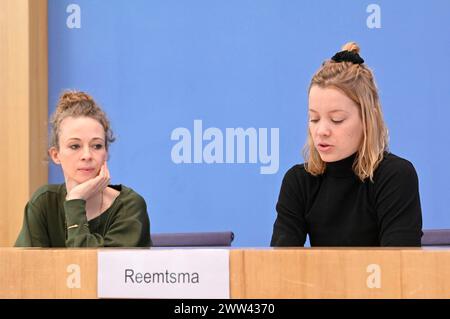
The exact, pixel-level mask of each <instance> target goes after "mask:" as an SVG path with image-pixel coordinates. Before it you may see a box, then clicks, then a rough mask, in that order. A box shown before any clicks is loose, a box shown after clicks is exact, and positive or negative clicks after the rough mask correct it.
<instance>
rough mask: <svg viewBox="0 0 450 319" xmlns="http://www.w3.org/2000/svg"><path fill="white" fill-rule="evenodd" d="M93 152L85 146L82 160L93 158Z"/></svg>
mask: <svg viewBox="0 0 450 319" xmlns="http://www.w3.org/2000/svg"><path fill="white" fill-rule="evenodd" d="M91 157H92V154H91V149H90V148H89V146H88V147H84V148H83V153H82V154H81V159H82V160H88V159H91Z"/></svg>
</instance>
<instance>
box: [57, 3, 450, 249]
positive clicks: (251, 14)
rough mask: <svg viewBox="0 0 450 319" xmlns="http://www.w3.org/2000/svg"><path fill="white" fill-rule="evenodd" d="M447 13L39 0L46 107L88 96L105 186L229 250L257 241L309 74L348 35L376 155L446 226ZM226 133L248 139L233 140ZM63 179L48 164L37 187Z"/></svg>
mask: <svg viewBox="0 0 450 319" xmlns="http://www.w3.org/2000/svg"><path fill="white" fill-rule="evenodd" d="M373 4H375V5H376V7H375V8H376V9H379V10H380V11H379V13H380V14H379V16H377V15H376V13H377V12H378V11H376V12H374V11H373V9H372V8H373V6H371V5H373ZM74 5H76V6H74ZM74 8H75V9H74ZM78 18H79V19H78ZM374 18H375V20H374ZM377 18H379V19H377ZM448 21H450V2H449V1H444V0H442V1H432V2H429V1H377V2H370V1H351V2H350V1H328V0H327V1H325V0H320V1H314V2H306V1H305V2H303V1H293V0H292V1H276V0H246V1H241V0H240V1H237V0H236V1H219V0H212V1H211V0H195V1H181V0H179V1H162V0H161V1H140V0H133V1H125V0H115V1H111V0H110V1H100V0H83V1H82V0H78V1H66V0H49V77H50V82H49V98H50V99H49V100H50V106H49V109H50V112H52V111H53V110H54V108H55V104H56V102H57V99H58V95H59V94H60V92H61V91H62V90H63V89H79V90H85V91H87V92H89V93H90V94H92V95H93V96H94V98H95V99H96V100H97V102H99V104H101V105H102V107H103V108H104V109H105V110H106V112H107V113H108V115H109V117H110V120H111V122H112V125H113V129H114V131H115V133H116V135H117V141H116V142H115V143H114V144H113V145H112V147H111V152H110V153H111V154H110V155H111V156H110V161H109V167H110V170H111V174H112V182H113V183H123V184H125V185H127V186H130V187H132V188H133V189H135V190H136V191H137V192H139V193H140V194H142V195H143V196H144V198H145V199H146V201H147V204H148V207H149V214H150V219H151V223H152V231H153V232H166V231H167V232H172V231H173V232H175V231H180V232H182V231H215V230H228V229H229V230H233V231H234V232H235V234H236V240H235V242H234V245H237V246H267V245H268V244H269V242H270V237H271V232H272V225H273V221H274V219H275V216H276V215H275V213H276V212H275V204H276V200H277V196H278V192H279V188H280V184H281V180H282V178H283V175H284V173H285V172H286V170H287V169H288V168H290V167H291V166H292V165H294V164H296V163H301V162H303V159H302V157H301V149H302V147H303V144H304V141H305V137H306V121H307V119H306V115H307V113H306V109H307V104H306V103H307V94H306V90H307V87H308V84H309V81H310V78H311V76H312V74H313V73H314V72H315V70H316V69H317V68H318V67H319V66H320V64H321V63H322V61H323V60H324V59H326V58H329V57H331V56H332V55H333V54H334V53H335V52H336V51H338V50H339V48H340V46H341V45H342V44H344V43H345V42H347V41H349V40H353V41H357V42H358V43H359V44H360V46H361V49H362V52H361V55H362V56H363V58H364V59H365V60H366V63H367V64H368V65H369V66H370V67H371V68H372V69H373V71H374V73H375V76H376V79H377V83H378V87H379V89H380V95H381V101H382V106H383V111H384V114H385V119H386V122H387V124H388V126H389V130H390V141H391V143H390V149H391V151H392V152H393V153H395V154H397V155H399V156H402V157H405V158H407V159H409V160H410V161H411V162H413V164H414V165H415V167H416V170H417V172H418V175H419V179H420V192H421V200H422V209H423V215H424V227H425V228H445V227H450V214H449V209H448V207H447V205H446V204H445V199H446V198H449V195H450V191H449V187H448V182H447V181H448V180H450V173H449V170H448V169H447V166H448V163H449V158H450V143H449V138H450V133H449V131H448V119H449V118H450V109H449V107H448V106H449V101H450V89H449V88H450V78H449V74H450V59H449V58H448V57H449V56H450V32H449V29H450V27H449V23H448ZM374 22H375V25H373V23H374ZM377 22H379V23H380V24H379V25H376V23H377ZM78 23H79V24H78ZM374 26H375V27H374ZM195 123H196V125H197V126H200V124H201V126H202V130H201V132H200V130H197V131H195V129H194V126H195ZM183 128H185V129H183ZM237 128H242V129H243V130H247V131H246V132H247V133H249V134H253V135H252V137H251V138H247V139H246V145H245V146H241V147H239V146H238V145H237V141H235V147H234V148H231V146H230V142H231V139H227V131H228V132H237V131H236V129H237ZM198 132H200V134H206V135H208V134H210V136H209V137H210V138H211V139H210V140H208V139H207V138H208V136H203V138H204V139H205V140H203V141H202V139H201V137H202V135H198V134H199V133H198ZM187 133H189V134H190V135H191V140H190V142H191V149H190V151H191V157H190V159H191V162H193V163H178V164H177V161H178V160H179V159H177V158H176V157H173V156H172V153H173V147H174V146H175V145H176V144H177V143H178V142H179V141H177V140H173V139H172V138H175V137H176V136H177V134H187ZM266 133H267V136H266ZM271 133H273V134H271ZM277 133H278V134H279V136H278V138H277ZM186 136H187V135H185V137H186ZM221 136H222V139H221V138H220V137H221ZM265 137H267V141H268V142H267V143H264V142H265V139H264V138H265ZM183 141H184V143H185V144H184V145H185V146H186V147H185V148H184V151H185V152H187V151H188V150H187V144H188V142H187V137H186V139H184V140H183ZM221 142H222V143H223V148H220V143H221ZM211 143H212V144H211ZM227 143H228V144H229V146H228V148H227V147H226V145H227ZM208 145H209V148H208ZM266 147H267V148H268V149H267V151H268V152H267V153H268V155H271V158H270V157H269V159H270V161H269V159H268V158H265V157H264V155H265V153H266V152H265V148H266ZM211 148H213V151H212V150H211ZM214 151H215V152H214ZM231 151H234V157H233V156H232V153H231ZM277 151H278V154H279V155H277ZM221 152H222V154H221ZM239 152H241V154H240V155H242V156H243V157H242V158H240V161H241V162H243V163H236V162H237V161H238V153H239ZM183 154H184V156H186V158H187V153H183ZM183 154H182V155H183ZM227 157H228V158H227ZM186 158H185V159H186ZM212 159H215V160H216V161H218V162H220V161H223V162H224V163H208V161H210V160H212ZM227 159H228V160H227ZM194 162H200V163H194ZM231 162H233V163H231ZM264 167H266V169H268V168H267V167H270V169H268V170H269V172H268V173H269V174H262V170H263V168H264ZM62 181H63V178H62V174H61V172H60V169H59V167H56V166H54V165H50V177H49V182H51V183H59V182H62Z"/></svg>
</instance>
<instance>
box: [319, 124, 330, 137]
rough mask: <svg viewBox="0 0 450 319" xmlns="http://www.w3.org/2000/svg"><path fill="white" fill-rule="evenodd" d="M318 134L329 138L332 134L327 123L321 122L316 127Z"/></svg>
mask: <svg viewBox="0 0 450 319" xmlns="http://www.w3.org/2000/svg"><path fill="white" fill-rule="evenodd" d="M316 134H317V135H319V136H329V135H330V134H331V130H330V126H329V125H328V124H327V123H326V122H325V121H320V122H319V123H317V126H316Z"/></svg>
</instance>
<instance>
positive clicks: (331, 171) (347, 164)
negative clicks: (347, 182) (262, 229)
mask: <svg viewBox="0 0 450 319" xmlns="http://www.w3.org/2000/svg"><path fill="white" fill-rule="evenodd" d="M355 158H356V153H353V154H352V155H350V156H349V157H346V158H344V159H341V160H339V161H336V162H327V163H326V169H325V174H327V175H329V176H334V177H351V176H356V175H355V173H354V171H353V168H352V166H353V162H354V161H355Z"/></svg>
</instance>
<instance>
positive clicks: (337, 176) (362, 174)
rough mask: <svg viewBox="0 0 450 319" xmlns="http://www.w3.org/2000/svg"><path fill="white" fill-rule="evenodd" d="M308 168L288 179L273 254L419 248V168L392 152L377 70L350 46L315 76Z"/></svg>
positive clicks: (298, 167) (296, 170)
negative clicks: (305, 249)
mask: <svg viewBox="0 0 450 319" xmlns="http://www.w3.org/2000/svg"><path fill="white" fill-rule="evenodd" d="M308 102H309V103H308V104H309V105H308V111H309V132H308V142H307V144H306V146H305V154H304V155H305V159H306V162H305V163H304V164H301V165H295V166H294V167H292V168H291V169H290V170H289V171H288V172H287V173H286V175H285V177H284V179H283V183H282V186H281V191H280V195H279V198H278V203H277V206H276V208H277V212H278V215H277V219H276V221H275V224H274V229H273V235H272V241H271V245H272V246H303V245H304V243H305V240H306V236H307V235H309V238H310V243H311V246H420V240H421V237H422V213H421V208H420V198H419V189H418V188H419V187H418V179H417V174H416V171H415V169H414V167H413V165H412V164H411V163H410V162H409V161H407V160H405V159H402V158H400V157H398V156H396V155H394V154H392V153H389V152H388V150H387V149H388V147H387V139H388V135H387V128H386V126H385V124H384V121H383V116H382V113H381V106H380V102H379V97H378V92H377V89H376V86H375V81H374V77H373V74H372V72H371V70H370V69H369V68H368V67H367V66H366V65H365V64H364V60H363V59H362V58H361V57H360V56H359V47H358V46H357V44H356V43H354V42H351V43H348V44H346V45H344V47H343V50H342V51H341V52H338V53H337V54H336V55H334V56H333V58H332V59H331V60H329V61H326V62H324V63H323V65H322V67H321V68H320V69H319V70H318V71H317V72H316V74H315V75H314V76H313V79H312V81H311V84H310V87H309V101H308Z"/></svg>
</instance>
